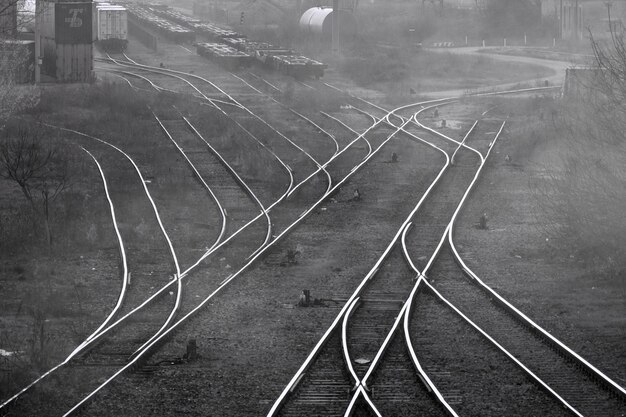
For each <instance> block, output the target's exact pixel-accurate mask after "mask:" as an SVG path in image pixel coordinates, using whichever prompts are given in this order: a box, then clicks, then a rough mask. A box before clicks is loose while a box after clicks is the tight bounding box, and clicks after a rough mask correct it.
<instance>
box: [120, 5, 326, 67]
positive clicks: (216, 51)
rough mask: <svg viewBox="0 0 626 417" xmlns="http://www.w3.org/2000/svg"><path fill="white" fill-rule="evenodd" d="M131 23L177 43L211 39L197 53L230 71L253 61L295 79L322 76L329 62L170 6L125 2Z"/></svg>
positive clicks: (202, 42)
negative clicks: (257, 38) (325, 62)
mask: <svg viewBox="0 0 626 417" xmlns="http://www.w3.org/2000/svg"><path fill="white" fill-rule="evenodd" d="M125 5H126V9H127V10H128V16H129V18H130V19H131V23H136V24H139V25H142V26H146V27H148V28H150V29H151V30H154V31H156V32H158V33H161V34H163V35H164V36H166V37H167V38H169V39H171V40H173V41H175V42H181V43H184V42H195V39H196V36H197V37H198V38H200V39H203V40H206V41H208V42H204V41H201V42H198V43H197V44H195V46H196V50H197V53H198V55H201V56H203V57H205V58H207V59H210V60H212V61H214V62H216V63H218V64H220V65H222V66H224V67H226V68H227V69H229V70H236V69H239V68H244V67H248V66H250V65H251V64H252V63H253V62H256V63H258V64H259V65H261V66H264V67H265V68H268V69H271V70H274V71H277V72H280V73H281V74H284V75H287V76H291V77H294V78H298V79H300V78H311V77H314V78H320V77H322V76H323V75H324V70H325V69H326V68H327V67H328V66H327V65H325V64H323V63H321V62H319V61H316V60H314V59H311V58H307V57H305V56H302V55H301V54H299V53H297V52H296V51H294V50H292V49H289V48H283V47H281V46H276V45H272V44H270V43H267V42H258V41H253V40H249V39H247V38H246V36H245V35H243V34H241V33H238V32H235V31H233V30H231V29H227V28H222V27H220V26H217V25H215V24H213V23H211V22H206V21H202V20H199V19H197V18H195V17H192V16H188V15H185V14H183V13H180V12H178V11H176V10H173V9H171V8H169V7H167V6H161V5H150V4H141V5H139V4H136V3H125Z"/></svg>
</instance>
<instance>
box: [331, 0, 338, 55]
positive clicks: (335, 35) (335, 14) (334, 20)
mask: <svg viewBox="0 0 626 417" xmlns="http://www.w3.org/2000/svg"><path fill="white" fill-rule="evenodd" d="M331 16H332V20H331V23H332V41H331V45H332V46H331V49H332V52H333V53H337V52H339V0H333V12H332V15H331Z"/></svg>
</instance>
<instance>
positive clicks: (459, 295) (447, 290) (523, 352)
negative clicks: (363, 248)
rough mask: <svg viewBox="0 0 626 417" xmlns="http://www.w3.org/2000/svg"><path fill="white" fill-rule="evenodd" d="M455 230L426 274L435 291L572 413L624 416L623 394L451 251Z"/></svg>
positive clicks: (619, 388) (625, 405) (454, 249)
mask: <svg viewBox="0 0 626 417" xmlns="http://www.w3.org/2000/svg"><path fill="white" fill-rule="evenodd" d="M457 214H458V213H457ZM455 216H456V215H455ZM453 226H454V221H453V223H452V225H451V227H450V229H449V231H448V245H449V249H450V250H449V251H447V252H444V254H443V255H442V257H441V259H440V261H439V263H436V264H435V265H434V267H433V271H432V272H431V273H430V275H429V278H430V279H431V280H434V283H432V285H433V287H434V288H436V289H437V290H438V291H439V292H440V293H441V294H442V296H444V297H446V298H447V299H448V300H449V301H450V302H451V303H453V304H454V305H455V306H456V307H457V308H458V309H459V310H460V311H461V312H463V313H464V314H465V315H466V316H467V317H468V318H470V319H471V320H473V321H474V322H475V323H477V324H478V325H479V326H480V327H481V328H482V329H483V330H484V331H485V332H486V333H488V334H489V335H490V336H491V337H492V338H493V339H494V340H495V341H497V342H498V343H499V344H500V345H501V346H502V347H503V348H504V349H506V351H508V352H510V353H511V355H512V356H514V357H515V358H516V359H517V360H519V361H520V362H521V363H522V364H524V365H525V366H526V367H527V368H528V370H529V371H530V372H532V373H533V374H534V375H536V377H537V379H539V380H541V381H542V382H543V384H545V386H544V388H546V389H548V390H549V391H551V394H552V395H553V396H555V397H556V398H558V399H559V401H560V402H561V403H562V404H563V405H564V406H565V407H567V408H568V409H569V410H570V411H571V412H572V413H574V414H576V415H587V416H590V415H594V416H595V415H598V416H619V415H623V414H625V413H626V395H625V392H624V389H623V388H622V387H619V386H618V385H617V384H615V383H614V382H613V381H612V380H610V378H608V377H607V376H606V375H604V374H602V373H601V372H599V371H598V370H596V369H595V368H593V366H591V365H590V364H588V363H587V362H586V361H585V360H584V359H583V358H581V357H580V356H578V355H576V354H575V353H574V352H571V350H570V349H569V348H567V347H566V346H565V345H563V344H562V343H561V342H559V341H558V340H557V339H556V338H554V337H553V336H551V335H549V334H548V333H547V332H546V331H545V330H543V329H542V328H541V327H540V326H539V325H537V324H536V323H535V322H533V321H532V320H530V319H529V318H528V317H526V316H525V315H524V314H523V313H521V312H520V311H519V310H517V309H516V308H515V307H513V306H512V305H511V304H510V303H508V301H506V300H504V299H503V298H502V297H501V296H499V295H498V294H497V293H496V292H495V291H493V290H492V289H490V288H489V287H488V286H486V285H485V284H484V283H482V281H480V279H479V278H478V277H477V276H476V275H475V274H473V273H472V272H471V270H470V269H469V268H468V267H467V266H466V265H465V264H464V262H463V260H462V259H461V257H460V256H459V254H458V251H457V250H456V248H455V247H454V241H453ZM457 264H459V265H460V267H459V265H457ZM476 284H479V285H476Z"/></svg>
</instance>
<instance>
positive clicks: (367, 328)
mask: <svg viewBox="0 0 626 417" xmlns="http://www.w3.org/2000/svg"><path fill="white" fill-rule="evenodd" d="M406 107H409V106H406ZM408 123H409V121H406V122H405V123H404V124H403V125H402V126H400V127H399V128H398V129H397V130H396V132H395V133H398V132H400V131H401V130H402V128H403V127H404V126H406V125H408ZM430 146H431V147H433V148H435V149H436V147H434V146H432V145H430ZM442 152H443V151H442ZM447 168H448V162H446V163H445V164H444V165H443V167H442V169H441V170H440V171H439V174H438V175H437V176H436V178H435V179H434V180H433V182H432V183H431V185H430V187H429V188H428V190H426V192H425V194H424V196H423V197H422V199H420V201H419V202H418V203H417V204H416V206H415V207H414V208H413V210H412V211H411V213H410V214H409V216H408V218H407V219H406V220H405V222H404V223H403V224H402V226H401V228H400V229H399V230H398V232H397V233H396V235H395V237H394V239H393V240H392V242H391V243H390V244H389V246H388V247H387V249H386V250H385V251H384V253H383V254H382V256H381V257H380V258H379V259H378V261H377V262H376V264H375V265H374V267H373V268H372V269H371V270H370V272H369V273H368V274H367V275H366V277H365V278H364V279H363V281H362V282H361V284H360V285H359V286H358V288H357V289H356V291H355V292H354V293H353V295H352V296H351V297H350V298H349V299H348V300H347V302H346V304H345V305H344V307H343V308H342V310H341V312H340V313H339V314H338V315H337V317H336V319H335V320H334V322H333V324H332V325H331V327H330V328H329V329H328V330H327V331H326V333H325V334H324V336H323V337H322V339H321V340H320V341H319V342H318V344H317V345H316V346H315V348H314V349H313V351H312V352H311V353H310V354H309V356H308V358H307V359H306V361H305V362H304V364H303V365H302V366H301V367H300V369H299V370H298V372H297V373H296V375H295V376H294V377H293V378H292V379H291V381H290V382H289V384H288V385H287V386H286V387H285V389H284V390H283V392H282V394H281V395H280V396H279V398H278V399H277V400H276V402H275V403H274V405H273V406H272V408H271V409H270V411H269V413H268V416H276V415H282V413H283V409H285V410H288V411H287V412H288V413H289V415H295V414H297V413H299V415H307V413H312V412H313V411H314V410H313V409H311V404H310V403H308V402H304V401H300V400H299V396H298V392H300V390H308V389H309V388H308V384H306V383H304V382H302V381H305V382H306V379H305V378H306V375H307V374H309V373H310V372H320V371H318V369H319V368H322V369H325V368H326V367H327V365H328V364H327V363H326V362H318V360H317V358H318V357H319V356H320V355H328V353H327V351H328V350H329V349H332V348H331V347H329V346H332V345H328V343H330V341H332V340H334V339H335V338H337V337H340V336H339V335H343V343H344V353H343V355H342V356H344V357H343V360H344V367H347V368H348V369H349V371H350V374H351V376H352V379H354V381H352V382H353V384H356V386H355V387H354V389H356V390H357V391H358V392H360V391H359V387H360V385H361V376H360V375H358V374H357V371H355V370H354V368H353V364H352V360H353V359H354V358H352V357H351V355H350V353H349V351H350V350H349V348H348V346H347V345H348V340H347V339H348V338H347V333H348V332H347V330H346V328H347V324H348V321H349V318H350V315H351V314H352V311H351V310H352V308H353V307H354V304H355V303H356V302H357V301H358V300H359V297H360V296H361V295H363V294H364V292H366V291H367V290H366V288H368V287H370V286H371V282H375V280H376V277H377V276H378V274H379V271H380V270H381V268H382V267H383V265H387V260H388V259H389V257H390V256H391V254H392V253H393V251H394V248H396V246H397V243H398V242H399V239H400V237H401V234H402V231H403V230H404V229H405V228H406V227H407V225H408V224H409V223H410V220H411V218H413V217H414V216H415V214H416V213H417V212H418V210H419V209H420V207H421V205H422V204H423V202H424V200H425V199H426V198H427V197H428V196H429V194H430V192H431V191H432V190H433V188H434V187H435V185H436V184H437V183H438V182H439V180H440V179H441V178H442V176H443V175H444V173H445V171H446V169H447ZM400 255H401V254H400V253H396V259H398V258H400V259H401V258H402V257H401V256H400ZM387 268H390V271H389V272H386V271H385V272H384V273H382V274H383V275H385V276H387V277H390V278H391V277H393V278H396V279H397V276H395V274H394V272H397V269H398V266H388V267H387ZM399 280H400V282H402V278H399ZM370 281H371V282H370ZM404 281H405V289H406V290H407V291H409V290H410V284H411V281H410V278H409V280H408V282H406V279H405V280H404ZM382 282H383V283H382V284H380V285H381V286H382V287H384V286H385V285H384V281H382ZM396 285H397V282H396ZM371 288H376V287H371ZM394 288H395V287H394ZM376 292H378V294H380V291H379V290H371V294H375V293H376ZM371 294H370V295H371ZM396 297H397V296H396ZM372 298H373V297H372ZM366 300H367V298H366ZM400 300H401V304H400V306H399V307H401V305H402V303H403V302H404V298H400ZM390 301H391V302H390ZM383 304H387V305H386V306H383V308H380V304H379V307H378V309H377V310H378V311H376V313H375V315H376V316H377V318H378V319H380V318H381V317H383V318H387V319H389V318H390V317H393V318H395V317H397V315H398V313H399V310H400V308H399V307H395V306H394V305H393V304H394V302H393V300H389V299H387V300H384V301H383ZM384 307H386V308H384ZM385 310H387V311H385ZM362 312H363V313H364V315H365V316H367V315H368V314H367V313H368V311H367V310H365V309H363V310H362ZM370 318H371V314H370ZM342 323H343V329H344V330H343V332H342V330H341V327H342ZM391 323H392V324H393V321H392V322H391ZM388 326H390V324H389V322H388V323H387V324H385V323H377V329H375V330H374V331H373V339H374V340H373V341H374V342H380V334H383V335H384V333H382V332H381V331H380V330H381V329H387V328H388ZM360 329H361V330H362V331H361V332H360V333H359V332H356V333H354V336H356V337H355V338H354V339H356V340H359V339H361V340H364V339H366V341H367V344H366V347H364V348H362V349H361V351H359V353H365V354H366V355H368V354H371V353H372V351H374V352H375V349H377V347H378V346H376V345H377V343H371V342H372V326H371V322H370V323H367V322H366V324H365V325H362V326H361V327H360ZM354 339H353V341H354ZM383 339H384V337H383ZM368 345H370V346H371V345H373V348H372V347H369V349H368ZM356 359H362V361H360V362H361V364H362V365H367V364H370V363H371V361H372V360H376V359H375V358H369V357H364V358H356ZM357 363H358V362H357ZM368 368H369V367H368ZM359 371H360V373H361V374H362V372H363V369H359ZM325 395H327V394H325ZM364 398H365V399H366V400H368V401H369V397H367V396H365V397H364ZM346 407H347V403H344V404H343V405H342V406H336V407H333V410H332V413H333V414H332V415H343V410H344V409H345V408H346Z"/></svg>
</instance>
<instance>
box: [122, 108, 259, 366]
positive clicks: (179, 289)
mask: <svg viewBox="0 0 626 417" xmlns="http://www.w3.org/2000/svg"><path fill="white" fill-rule="evenodd" d="M152 115H153V116H154V118H155V119H156V121H157V123H158V124H159V126H160V127H161V129H162V130H163V132H164V133H165V135H166V136H167V137H168V138H169V139H170V141H171V142H172V143H173V144H174V146H175V147H176V149H178V151H179V152H180V154H181V155H182V156H183V158H185V160H186V161H187V163H188V164H189V165H190V166H191V169H192V170H193V172H194V173H195V175H196V176H197V177H198V179H199V180H200V182H201V183H202V185H203V186H204V187H205V188H206V189H207V191H208V192H209V194H210V195H211V197H212V198H213V200H214V201H215V202H216V203H217V206H218V209H219V211H220V215H221V217H222V227H221V230H220V233H219V235H218V237H217V239H216V240H215V242H214V243H213V244H212V245H211V247H210V248H209V250H211V249H213V248H214V247H215V246H217V244H218V243H219V242H220V240H221V239H222V237H223V236H224V233H225V232H226V213H225V212H224V209H223V208H222V206H221V204H220V203H219V200H218V199H217V197H216V196H215V194H213V190H211V187H209V185H208V184H207V183H206V182H205V181H204V178H202V175H200V173H199V172H198V170H197V169H196V166H195V165H194V164H193V163H192V162H191V160H190V159H189V158H188V157H187V154H185V152H184V151H183V149H182V148H181V147H180V145H179V144H178V143H177V142H176V140H174V138H173V137H172V135H171V134H170V132H169V131H168V130H167V128H166V127H165V126H164V125H163V123H162V122H161V119H159V118H158V116H157V115H156V114H155V113H154V112H152ZM262 207H263V206H261V209H263V208H262ZM268 222H269V219H268ZM269 229H270V226H268V230H269ZM177 278H178V279H177V280H176V281H177V284H176V287H177V288H176V289H177V294H176V301H175V306H174V308H173V309H172V311H171V312H170V314H169V316H168V317H167V319H166V320H165V322H164V323H163V325H162V326H161V328H160V329H159V330H157V331H156V332H155V333H154V334H153V335H152V336H151V337H150V338H149V339H148V340H147V341H146V342H144V343H143V344H142V345H141V346H140V347H139V348H138V349H136V350H135V351H134V352H133V353H132V355H131V356H130V357H131V358H132V357H133V356H134V355H136V354H137V353H138V352H140V351H141V350H143V349H144V348H145V347H146V346H147V345H148V344H150V342H152V341H153V340H154V339H156V337H157V336H158V335H159V334H161V333H162V332H163V331H164V330H165V329H166V328H167V326H169V324H170V323H171V321H172V320H173V319H174V316H175V315H176V311H178V309H179V308H180V301H181V297H182V291H183V289H182V278H181V276H180V274H178V277H177Z"/></svg>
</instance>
